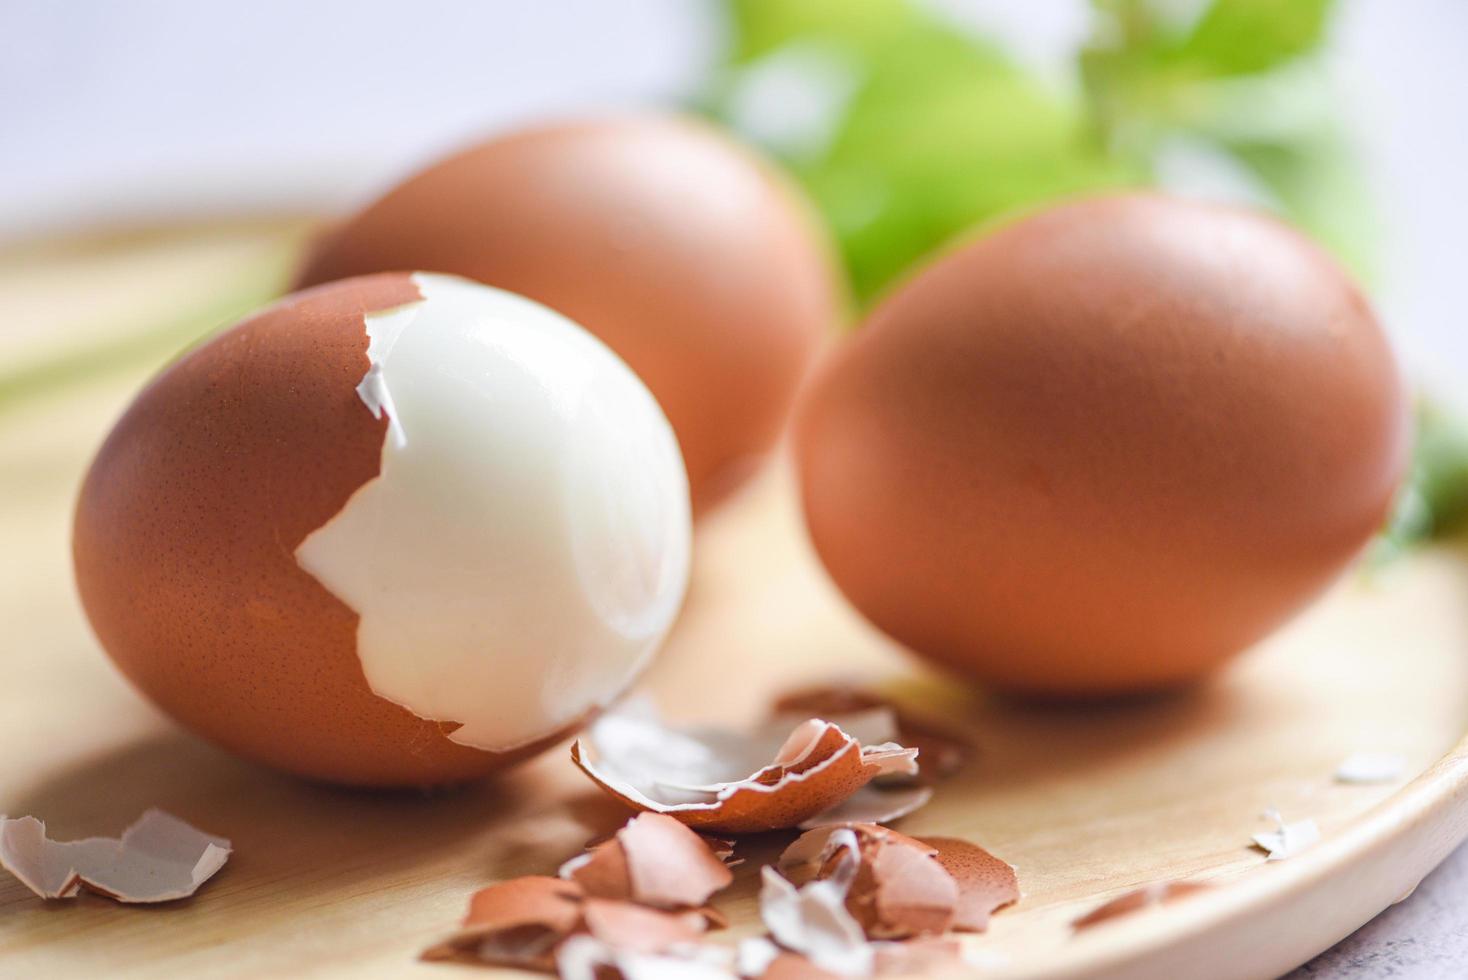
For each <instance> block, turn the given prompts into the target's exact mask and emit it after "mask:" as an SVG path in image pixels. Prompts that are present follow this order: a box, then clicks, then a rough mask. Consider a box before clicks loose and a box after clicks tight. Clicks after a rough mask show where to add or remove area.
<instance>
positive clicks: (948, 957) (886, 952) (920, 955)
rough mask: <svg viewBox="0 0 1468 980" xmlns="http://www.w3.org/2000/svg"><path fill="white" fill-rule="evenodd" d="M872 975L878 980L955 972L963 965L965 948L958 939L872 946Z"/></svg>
mask: <svg viewBox="0 0 1468 980" xmlns="http://www.w3.org/2000/svg"><path fill="white" fill-rule="evenodd" d="M872 951H873V953H874V954H875V955H874V957H873V960H874V963H873V965H874V967H875V969H874V970H873V972H874V973H875V974H876V975H877V976H879V977H917V976H927V975H928V974H930V973H931V972H932V971H933V970H944V969H946V970H948V971H950V972H951V971H952V969H953V968H954V967H957V966H959V965H961V964H962V963H963V947H962V946H960V945H959V943H958V941H957V940H955V939H942V938H939V937H937V936H924V937H922V938H920V939H909V940H908V941H906V942H902V943H873V944H872Z"/></svg>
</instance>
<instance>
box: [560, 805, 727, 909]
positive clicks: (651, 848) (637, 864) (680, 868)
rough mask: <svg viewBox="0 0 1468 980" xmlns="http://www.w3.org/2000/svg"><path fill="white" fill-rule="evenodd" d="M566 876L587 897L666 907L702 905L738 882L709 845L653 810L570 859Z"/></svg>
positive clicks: (681, 825) (685, 828) (690, 831)
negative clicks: (583, 853) (715, 894)
mask: <svg viewBox="0 0 1468 980" xmlns="http://www.w3.org/2000/svg"><path fill="white" fill-rule="evenodd" d="M561 876H562V877H563V878H568V879H570V880H571V881H574V882H576V883H577V884H578V885H580V886H581V887H582V889H583V890H584V891H585V892H586V894H587V895H591V896H595V897H597V898H607V899H620V900H624V901H632V902H638V903H640V904H642V905H649V906H653V907H655V908H664V909H685V908H697V907H699V906H702V905H704V904H705V903H706V902H707V901H708V900H709V898H710V897H711V896H712V895H713V894H714V893H715V892H718V891H720V890H722V889H724V888H727V887H728V886H729V884H730V883H731V882H733V880H734V875H733V873H732V872H731V871H730V870H729V868H728V867H727V866H726V865H725V864H724V862H723V861H722V860H721V859H720V858H719V857H718V855H717V854H716V853H715V851H714V850H713V849H712V848H711V847H710V846H709V844H708V842H707V841H705V840H704V839H703V838H702V837H700V836H699V835H698V834H695V833H694V832H693V831H692V830H689V829H688V828H687V827H686V826H684V825H683V824H682V823H680V822H679V821H677V820H674V819H673V818H672V817H669V816H665V815H663V814H660V813H652V812H646V813H639V814H638V815H637V816H635V817H633V818H632V819H631V820H629V821H627V824H626V826H624V827H622V829H620V830H618V831H617V833H616V834H615V835H614V836H613V837H612V839H610V840H607V841H604V842H602V843H600V844H597V845H596V846H595V847H593V848H592V849H591V850H590V851H588V852H587V854H585V855H582V856H581V857H577V858H573V859H571V861H568V862H567V863H566V864H565V865H563V866H562V868H561Z"/></svg>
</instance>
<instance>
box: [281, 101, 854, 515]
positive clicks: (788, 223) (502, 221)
mask: <svg viewBox="0 0 1468 980" xmlns="http://www.w3.org/2000/svg"><path fill="white" fill-rule="evenodd" d="M396 269H425V270H428V271H432V272H447V273H454V274H457V275H461V276H466V277H468V278H471V279H477V280H479V281H481V282H484V283H488V284H489V285H492V286H499V287H501V288H504V289H508V290H510V291H512V292H516V293H519V294H521V295H523V296H528V297H530V298H531V299H534V300H538V301H539V302H541V303H544V304H545V305H547V306H549V307H551V308H552V309H555V310H558V311H559V312H561V313H564V314H565V315H567V316H569V317H570V318H571V319H573V320H575V321H576V322H577V323H580V324H582V325H584V326H585V327H586V328H587V329H588V330H590V331H591V332H592V333H594V334H596V335H597V336H599V337H600V338H601V339H602V340H604V341H605V342H606V343H607V344H608V345H609V346H610V347H611V348H612V349H613V350H615V351H616V352H617V353H618V354H619V355H621V357H622V358H623V360H625V361H626V362H627V363H628V364H629V365H630V366H631V367H632V369H633V370H634V371H635V372H637V374H638V375H639V376H640V377H641V378H642V379H643V381H644V382H646V384H647V386H648V387H649V388H650V389H651V390H652V393H653V394H654V395H655V396H656V397H657V399H658V402H659V403H660V404H661V405H662V407H663V410H664V412H666V413H667V415H668V418H669V420H670V421H671V422H672V424H673V428H674V430H675V432H676V433H677V436H678V441H679V444H680V446H681V448H682V451H683V456H684V461H685V463H686V464H687V468H688V478H689V483H690V486H691V492H692V497H693V504H694V509H695V512H698V511H702V510H705V509H706V508H707V507H708V506H709V505H710V504H711V503H713V502H714V501H716V500H717V499H719V498H720V497H721V496H723V495H724V494H726V493H727V492H728V491H730V490H731V489H732V488H733V487H734V486H736V485H737V484H738V483H739V482H740V481H741V480H742V479H743V478H744V477H745V476H747V475H748V474H749V473H751V472H752V471H753V469H754V468H755V464H756V462H757V461H758V460H759V459H760V458H761V457H763V456H764V455H766V454H767V453H768V451H769V449H770V447H771V446H772V445H773V444H774V442H775V440H776V438H777V437H778V436H779V433H780V431H781V428H782V426H783V423H784V420H785V417H786V415H787V413H788V410H789V407H790V403H791V401H792V400H793V398H794V394H795V390H796V386H797V384H798V383H799V382H800V380H801V379H802V377H803V376H804V374H805V371H806V368H807V366H808V364H809V363H810V361H811V358H812V356H813V355H814V353H815V351H816V349H817V347H818V345H819V343H820V341H821V339H822V338H823V337H825V336H826V335H827V334H828V332H829V331H830V330H831V329H832V328H833V326H834V325H835V324H836V323H837V321H838V319H839V317H840V315H841V304H842V298H841V293H840V291H839V289H838V288H837V277H836V273H835V271H834V269H835V267H834V264H833V260H832V253H831V250H830V248H829V246H828V243H827V242H826V240H825V239H824V237H823V236H822V235H821V233H820V232H819V230H818V225H817V224H816V222H815V221H814V220H813V219H812V216H811V214H810V212H809V209H808V208H807V206H806V205H805V204H804V202H803V201H802V200H801V199H800V197H799V196H798V195H797V193H796V191H795V189H794V188H793V187H792V186H791V185H790V184H789V183H788V182H787V181H786V180H785V179H783V178H782V177H781V176H780V175H779V174H778V173H777V172H776V171H775V170H774V169H773V168H771V167H770V166H768V165H767V164H766V163H764V162H763V161H762V160H760V159H758V158H756V157H755V156H754V155H753V154H752V153H751V152H750V151H748V150H746V149H744V148H742V147H740V146H738V145H736V144H735V143H733V142H732V141H731V140H729V139H728V138H727V137H725V136H723V135H722V134H720V133H719V132H717V131H716V130H714V129H713V128H711V127H709V126H706V125H704V124H702V123H699V122H696V121H694V120H690V119H683V118H679V117H674V116H662V115H653V114H646V115H628V116H620V117H608V118H603V119H595V120H588V121H575V122H566V123H560V124H555V125H550V126H547V127H543V128H537V129H531V130H526V131H522V132H518V133H514V134H511V135H508V136H504V137H501V138H498V139H494V140H491V141H489V142H486V143H482V144H480V145H478V146H475V147H473V148H471V149H468V150H465V151H464V152H462V153H459V154H457V155H455V156H452V157H449V158H448V159H445V160H443V161H441V162H439V163H437V164H435V165H434V166H432V167H430V168H428V169H427V170H425V171H423V172H421V173H419V174H417V175H416V176H414V177H412V178H410V179H408V180H406V181H405V182H403V183H402V184H399V185H398V186H397V187H395V188H394V189H392V190H391V191H389V192H388V193H387V194H386V195H385V196H384V197H382V198H381V199H380V200H378V201H377V202H375V203H374V204H372V205H370V206H369V207H367V208H366V209H365V210H363V211H362V212H361V213H359V214H357V215H356V216H354V217H352V218H350V219H349V220H347V221H346V222H345V223H344V224H342V225H341V226H340V227H338V228H336V229H335V230H334V231H333V232H332V233H330V234H329V235H327V236H326V237H325V238H323V239H322V240H321V242H319V243H318V246H317V247H316V248H315V249H314V251H313V252H312V253H311V254H310V255H309V256H308V257H307V259H306V261H305V263H304V265H303V267H302V269H301V270H300V273H299V275H298V277H297V281H296V286H297V288H300V287H302V286H311V285H316V284H318V283H323V282H329V281H331V280H334V279H340V278H344V277H346V276H353V275H360V274H363V273H369V272H386V271H392V270H396Z"/></svg>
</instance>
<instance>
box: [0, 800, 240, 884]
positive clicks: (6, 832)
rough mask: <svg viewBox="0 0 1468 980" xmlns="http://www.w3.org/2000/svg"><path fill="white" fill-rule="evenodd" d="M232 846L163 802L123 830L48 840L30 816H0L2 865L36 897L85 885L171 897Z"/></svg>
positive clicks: (200, 879) (216, 864) (209, 873)
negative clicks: (169, 810) (162, 807)
mask: <svg viewBox="0 0 1468 980" xmlns="http://www.w3.org/2000/svg"><path fill="white" fill-rule="evenodd" d="M230 851H231V847H230V843H229V841H227V840H225V839H224V838H223V837H215V836H213V835H212V834H206V833H203V832H202V831H199V830H196V829H195V828H193V827H191V826H189V825H188V824H186V823H184V822H183V821H182V820H180V819H178V818H177V817H175V816H172V815H170V814H167V813H164V812H163V811H162V810H157V809H153V810H148V811H147V812H146V813H144V814H143V815H142V816H141V817H139V818H138V819H137V820H136V821H135V822H134V823H133V824H132V826H130V827H128V828H127V829H126V830H124V831H123V832H122V837H121V838H116V837H89V838H86V839H84V840H77V841H53V840H51V839H50V838H48V837H47V836H46V825H45V824H44V823H42V822H41V821H39V820H37V819H36V818H35V817H15V818H10V817H4V816H0V867H4V868H5V869H6V870H7V871H9V872H10V873H11V874H13V875H14V876H15V877H16V878H17V879H18V880H19V881H20V882H21V884H23V885H25V886H26V887H27V888H29V889H30V890H31V891H33V892H35V893H36V894H37V895H38V896H40V897H41V898H75V897H76V896H77V895H78V894H79V893H80V892H81V890H82V889H83V888H85V889H86V890H88V891H91V892H96V893H97V894H99V895H105V896H107V897H108V898H111V899H114V900H115V901H118V902H138V903H142V902H171V901H174V900H176V899H180V898H188V897H189V896H190V895H192V894H194V892H196V891H198V890H199V886H200V885H202V884H204V882H206V881H208V880H209V879H210V878H212V877H213V876H214V874H215V873H216V872H217V871H218V870H219V869H220V868H222V867H224V862H225V861H226V860H228V859H229V855H230Z"/></svg>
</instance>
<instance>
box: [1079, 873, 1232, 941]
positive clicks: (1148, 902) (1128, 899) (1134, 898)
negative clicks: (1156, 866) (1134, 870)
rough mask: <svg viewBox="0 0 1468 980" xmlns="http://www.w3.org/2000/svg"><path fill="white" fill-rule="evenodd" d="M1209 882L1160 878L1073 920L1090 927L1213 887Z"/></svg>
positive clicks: (1082, 927)
mask: <svg viewBox="0 0 1468 980" xmlns="http://www.w3.org/2000/svg"><path fill="white" fill-rule="evenodd" d="M1210 887H1212V886H1210V885H1209V884H1207V883H1206V882H1202V881H1188V880H1187V879H1183V880H1181V881H1156V882H1153V883H1152V884H1150V885H1143V886H1142V887H1141V888H1135V889H1133V890H1132V891H1129V892H1126V893H1125V894H1122V895H1118V896H1117V897H1116V898H1113V899H1112V900H1111V901H1109V902H1106V903H1105V904H1103V905H1100V906H1097V907H1096V908H1094V909H1092V910H1091V911H1089V912H1087V913H1086V914H1085V915H1083V916H1081V917H1080V918H1079V919H1076V920H1075V921H1074V922H1072V923H1071V928H1073V929H1087V928H1090V927H1091V926H1094V925H1099V924H1100V923H1102V922H1106V921H1107V920H1109V919H1115V918H1117V917H1119V916H1123V915H1130V914H1131V913H1133V912H1139V911H1141V910H1142V909H1145V908H1151V907H1152V906H1154V905H1166V904H1168V903H1169V902H1174V901H1176V900H1177V899H1180V898H1186V897H1187V896H1189V895H1193V894H1196V893H1198V892H1200V891H1204V890H1205V889H1207V888H1210Z"/></svg>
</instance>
